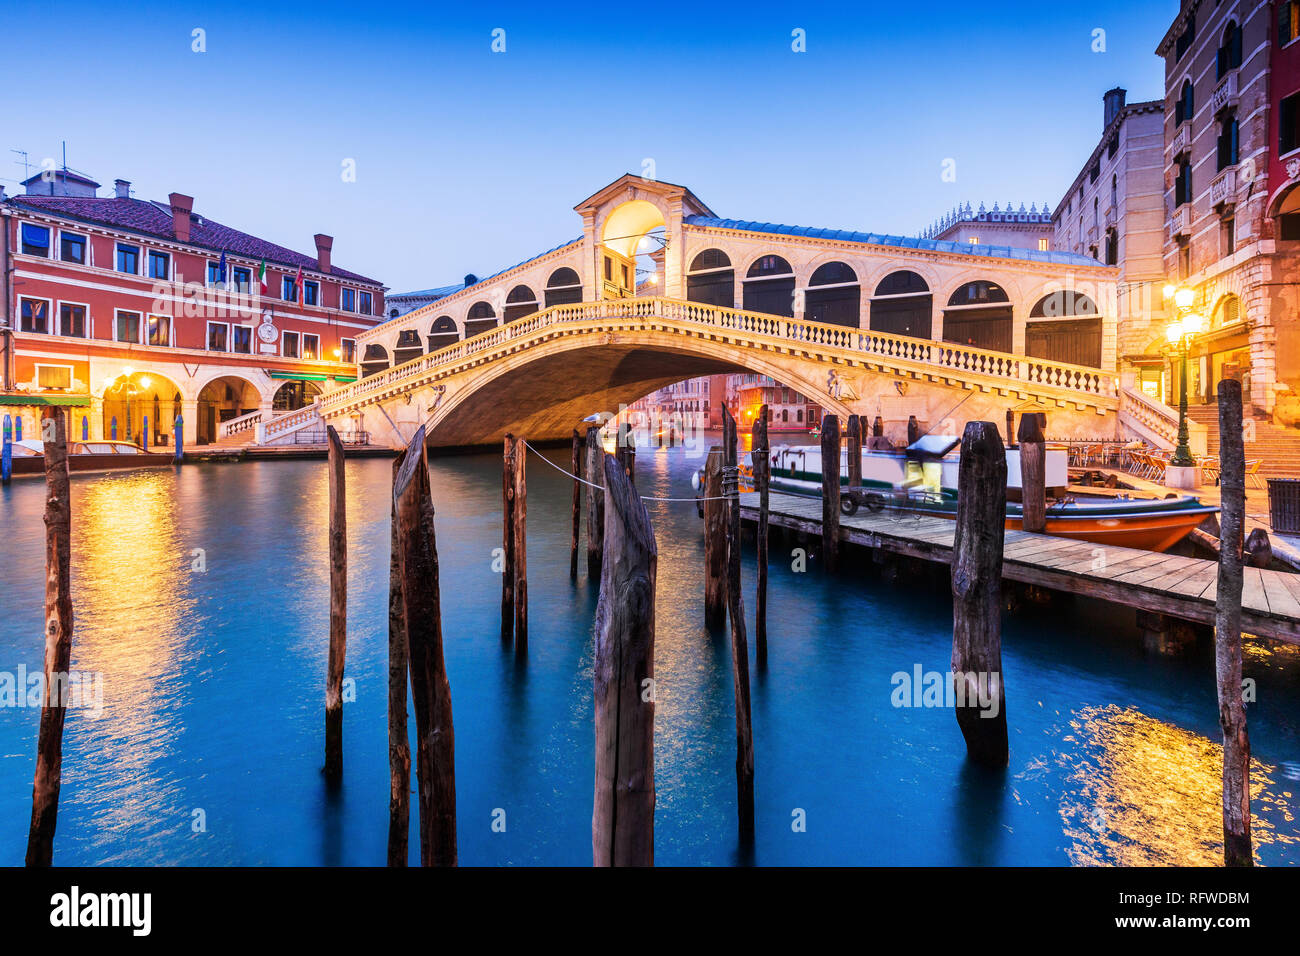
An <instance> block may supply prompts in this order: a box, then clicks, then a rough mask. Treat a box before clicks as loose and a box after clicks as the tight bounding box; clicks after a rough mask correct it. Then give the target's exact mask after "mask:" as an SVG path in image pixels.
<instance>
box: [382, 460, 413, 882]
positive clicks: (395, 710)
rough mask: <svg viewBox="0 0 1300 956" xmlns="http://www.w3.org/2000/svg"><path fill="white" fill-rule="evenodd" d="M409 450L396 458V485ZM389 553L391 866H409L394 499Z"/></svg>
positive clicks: (402, 630) (404, 668) (402, 628)
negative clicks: (407, 859) (407, 857)
mask: <svg viewBox="0 0 1300 956" xmlns="http://www.w3.org/2000/svg"><path fill="white" fill-rule="evenodd" d="M405 455H406V452H405V451H403V452H401V453H400V454H399V455H398V456H397V458H395V459H394V460H393V485H394V487H396V485H397V475H398V472H399V471H400V470H401V467H402V461H403V460H404V458H405ZM390 521H391V527H390V529H389V541H390V544H389V555H388V865H389V866H406V856H407V843H408V840H409V834H410V830H411V799H410V792H411V742H410V739H409V737H408V736H407V731H406V700H407V686H408V683H407V681H408V677H407V673H408V665H407V662H406V622H405V615H404V606H403V604H402V561H401V553H400V551H399V549H398V545H399V542H398V535H397V503H396V500H394V501H393V502H392V514H391V518H390Z"/></svg>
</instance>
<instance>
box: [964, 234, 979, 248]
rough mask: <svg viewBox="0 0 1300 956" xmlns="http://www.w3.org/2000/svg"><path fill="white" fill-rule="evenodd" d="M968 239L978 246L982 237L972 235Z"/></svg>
mask: <svg viewBox="0 0 1300 956" xmlns="http://www.w3.org/2000/svg"><path fill="white" fill-rule="evenodd" d="M966 241H967V242H969V243H970V244H971V245H972V246H978V245H979V244H980V237H979V236H971V237H970V238H969V239H967V240H966Z"/></svg>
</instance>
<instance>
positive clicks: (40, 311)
mask: <svg viewBox="0 0 1300 956" xmlns="http://www.w3.org/2000/svg"><path fill="white" fill-rule="evenodd" d="M18 311H19V324H18V329H19V331H21V332H41V333H48V332H49V331H50V303H49V302H47V301H45V300H44V299H19V300H18Z"/></svg>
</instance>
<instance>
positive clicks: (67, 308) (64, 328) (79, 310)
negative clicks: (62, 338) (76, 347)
mask: <svg viewBox="0 0 1300 956" xmlns="http://www.w3.org/2000/svg"><path fill="white" fill-rule="evenodd" d="M59 334H60V335H71V336H75V337H76V338H79V339H84V338H85V337H86V307H85V306H84V305H73V304H72V303H71V302H63V303H60V305H59Z"/></svg>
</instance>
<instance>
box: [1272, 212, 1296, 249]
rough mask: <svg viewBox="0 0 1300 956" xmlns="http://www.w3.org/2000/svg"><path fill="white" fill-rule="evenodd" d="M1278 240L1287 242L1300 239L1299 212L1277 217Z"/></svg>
mask: <svg viewBox="0 0 1300 956" xmlns="http://www.w3.org/2000/svg"><path fill="white" fill-rule="evenodd" d="M1277 221H1278V238H1279V239H1284V240H1286V241H1288V242H1290V241H1293V240H1296V239H1300V212H1287V213H1283V214H1282V215H1280V216H1278V217H1277Z"/></svg>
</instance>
